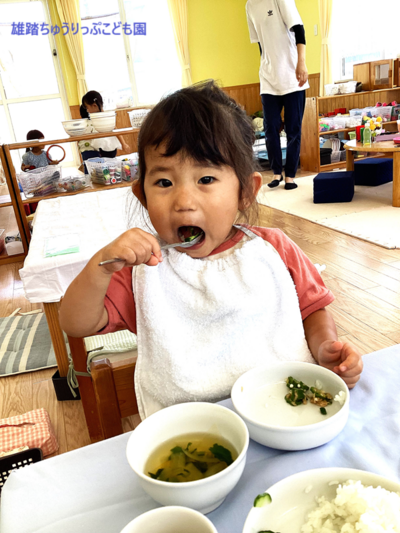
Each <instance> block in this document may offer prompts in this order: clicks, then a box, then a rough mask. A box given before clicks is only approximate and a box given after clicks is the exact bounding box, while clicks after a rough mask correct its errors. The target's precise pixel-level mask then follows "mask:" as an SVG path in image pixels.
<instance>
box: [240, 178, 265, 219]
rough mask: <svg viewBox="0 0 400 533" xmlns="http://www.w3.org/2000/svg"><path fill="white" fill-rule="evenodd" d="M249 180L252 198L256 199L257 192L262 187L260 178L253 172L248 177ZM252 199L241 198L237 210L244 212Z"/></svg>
mask: <svg viewBox="0 0 400 533" xmlns="http://www.w3.org/2000/svg"><path fill="white" fill-rule="evenodd" d="M250 180H252V181H253V198H256V196H257V194H258V191H259V190H260V189H261V185H262V176H261V174H260V173H259V172H253V174H252V175H251V177H250ZM252 201H253V200H252V198H246V197H245V196H243V194H242V196H241V200H240V205H239V209H240V210H245V209H247V208H248V207H250V205H251V204H252Z"/></svg>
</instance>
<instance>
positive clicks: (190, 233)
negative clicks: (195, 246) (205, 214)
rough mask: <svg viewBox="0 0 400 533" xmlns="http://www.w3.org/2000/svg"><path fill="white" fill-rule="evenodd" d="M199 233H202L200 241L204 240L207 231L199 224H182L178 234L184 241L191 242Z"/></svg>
mask: <svg viewBox="0 0 400 533" xmlns="http://www.w3.org/2000/svg"><path fill="white" fill-rule="evenodd" d="M199 235H202V238H201V240H200V241H199V243H200V242H202V241H203V240H204V237H205V233H204V231H203V230H202V229H201V228H199V226H180V228H178V236H179V238H180V240H181V241H182V242H191V241H193V240H194V239H195V238H196V237H198V236H199Z"/></svg>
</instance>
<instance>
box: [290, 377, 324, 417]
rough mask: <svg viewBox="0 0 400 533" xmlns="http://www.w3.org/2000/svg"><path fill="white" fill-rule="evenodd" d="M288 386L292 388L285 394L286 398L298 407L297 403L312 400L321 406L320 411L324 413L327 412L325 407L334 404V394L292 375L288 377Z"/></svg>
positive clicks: (302, 403) (300, 403) (311, 401)
mask: <svg viewBox="0 0 400 533" xmlns="http://www.w3.org/2000/svg"><path fill="white" fill-rule="evenodd" d="M286 386H287V388H288V389H289V390H290V392H288V393H287V394H286V395H285V400H286V402H287V403H288V404H290V405H293V406H294V407H296V406H297V405H305V404H306V403H307V402H308V401H310V403H313V404H315V405H318V407H320V408H321V409H320V411H321V414H322V415H326V414H327V412H326V409H325V407H326V406H327V405H331V404H332V402H333V396H332V394H329V392H325V391H323V390H321V389H317V388H316V387H309V386H308V385H306V384H305V383H303V382H302V381H298V380H297V379H295V378H293V377H292V376H289V377H288V378H287V379H286Z"/></svg>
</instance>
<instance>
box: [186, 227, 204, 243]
mask: <svg viewBox="0 0 400 533" xmlns="http://www.w3.org/2000/svg"><path fill="white" fill-rule="evenodd" d="M202 233H203V232H202V231H201V230H200V229H199V228H196V229H195V228H194V227H191V228H190V235H189V236H188V237H186V238H185V242H192V241H193V240H194V239H196V237H198V236H199V235H201V234H202Z"/></svg>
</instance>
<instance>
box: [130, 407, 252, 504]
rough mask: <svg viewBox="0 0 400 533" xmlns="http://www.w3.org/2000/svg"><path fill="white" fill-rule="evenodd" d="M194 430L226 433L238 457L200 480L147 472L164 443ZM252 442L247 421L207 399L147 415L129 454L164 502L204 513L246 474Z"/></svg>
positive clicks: (149, 489)
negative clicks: (174, 480)
mask: <svg viewBox="0 0 400 533" xmlns="http://www.w3.org/2000/svg"><path fill="white" fill-rule="evenodd" d="M190 433H212V434H214V435H218V434H220V435H221V436H223V437H224V438H225V439H226V440H227V441H228V442H229V443H230V444H231V445H232V446H233V447H234V448H235V450H236V452H237V453H238V457H237V459H236V460H235V461H233V463H232V464H231V465H229V466H228V467H227V468H225V470H223V471H222V472H219V473H218V474H215V475H213V476H210V477H208V478H205V479H200V480H198V481H189V482H187V483H167V482H164V481H160V480H158V479H152V478H151V477H149V476H148V475H146V474H145V467H146V463H147V460H148V458H149V456H150V455H151V454H152V452H153V451H154V450H155V449H156V448H157V447H158V446H159V445H160V444H161V443H163V442H165V441H168V440H170V439H171V438H173V437H181V436H182V435H187V434H190ZM248 445H249V433H248V430H247V427H246V424H245V423H244V422H243V420H242V419H241V418H240V417H239V416H238V415H237V414H236V413H234V412H233V411H231V410H230V409H227V408H226V407H222V406H221V405H217V404H213V403H205V402H192V403H181V404H178V405H173V406H171V407H167V408H165V409H163V410H161V411H158V412H157V413H154V414H153V415H151V416H149V417H148V418H146V419H145V420H144V421H143V422H142V423H141V424H140V425H139V426H138V427H137V428H136V429H135V431H133V433H132V435H131V436H130V438H129V441H128V445H127V450H126V455H127V458H128V462H129V464H130V465H131V467H132V469H133V471H134V472H135V474H136V475H137V476H138V477H139V482H140V484H141V486H142V488H143V489H144V490H145V491H146V492H147V494H149V495H150V496H151V497H152V498H153V499H154V500H156V502H158V503H161V504H163V505H182V506H184V507H190V508H192V509H196V510H197V511H200V512H202V513H204V514H206V513H209V512H211V511H213V510H214V509H216V508H217V507H218V506H219V505H221V503H222V502H223V501H224V499H225V497H226V496H227V494H229V492H230V491H231V490H232V489H233V488H234V486H235V485H236V483H237V482H238V481H239V478H240V476H241V475H242V472H243V469H244V465H245V462H246V453H247V448H248Z"/></svg>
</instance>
